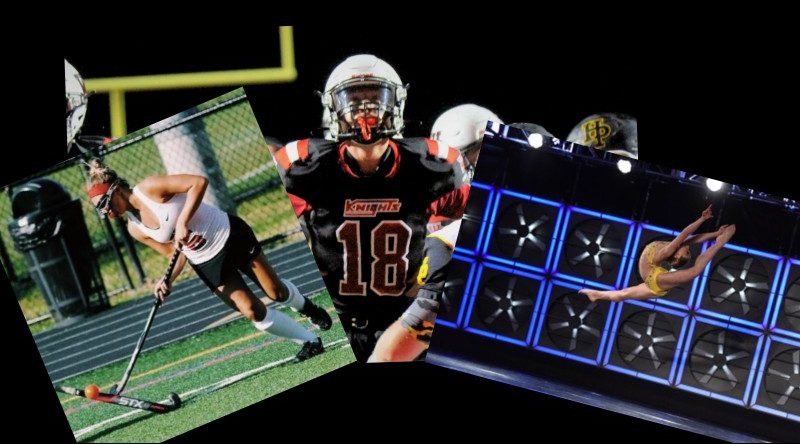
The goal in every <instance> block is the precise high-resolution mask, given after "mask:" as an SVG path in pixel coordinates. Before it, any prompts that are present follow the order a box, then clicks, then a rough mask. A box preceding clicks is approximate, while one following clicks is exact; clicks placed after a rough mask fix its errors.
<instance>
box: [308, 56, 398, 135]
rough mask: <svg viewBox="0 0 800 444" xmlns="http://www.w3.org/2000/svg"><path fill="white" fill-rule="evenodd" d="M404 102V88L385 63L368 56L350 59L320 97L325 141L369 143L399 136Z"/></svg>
mask: <svg viewBox="0 0 800 444" xmlns="http://www.w3.org/2000/svg"><path fill="white" fill-rule="evenodd" d="M405 99H406V88H405V87H404V86H403V85H402V83H401V81H400V77H399V76H398V75H397V72H395V70H394V68H392V67H391V66H390V65H389V64H388V63H386V62H384V61H383V60H381V59H379V58H377V57H375V56H373V55H369V54H360V55H356V56H352V57H349V58H348V59H346V60H345V61H344V62H342V63H340V64H339V65H338V66H337V67H336V68H335V69H334V70H333V72H332V73H331V75H330V77H329V78H328V81H327V83H326V85H325V92H324V93H323V94H322V105H323V119H322V120H323V125H325V126H326V130H327V131H326V138H328V139H330V140H336V141H340V140H354V141H355V142H358V143H361V144H371V143H375V142H377V141H379V140H381V139H384V138H388V137H401V136H402V134H401V132H402V130H403V110H404V108H405Z"/></svg>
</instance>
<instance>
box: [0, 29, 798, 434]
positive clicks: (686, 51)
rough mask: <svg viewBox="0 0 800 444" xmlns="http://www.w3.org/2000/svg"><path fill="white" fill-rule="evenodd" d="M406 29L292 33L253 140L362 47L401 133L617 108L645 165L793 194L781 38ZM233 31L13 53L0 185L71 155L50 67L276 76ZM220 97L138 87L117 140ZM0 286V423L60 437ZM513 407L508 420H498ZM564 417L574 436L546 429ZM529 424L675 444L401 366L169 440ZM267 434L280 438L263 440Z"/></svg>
mask: <svg viewBox="0 0 800 444" xmlns="http://www.w3.org/2000/svg"><path fill="white" fill-rule="evenodd" d="M383 17H384V18H383V20H390V17H389V16H383ZM485 20H498V18H497V17H496V16H491V17H490V16H486V17H485ZM417 22H418V23H419V24H420V26H410V25H408V24H406V25H405V28H404V29H403V30H399V29H397V28H396V27H386V26H378V25H375V24H374V23H373V24H372V25H371V26H367V25H364V26H362V25H358V26H356V25H354V24H347V23H346V22H342V23H340V24H342V26H337V27H334V26H328V27H298V28H296V29H295V49H296V59H297V66H298V70H299V78H298V80H297V82H295V83H293V84H290V85H267V86H259V87H248V88H247V91H248V95H249V96H250V98H251V102H252V105H253V108H254V110H255V111H256V114H257V116H258V117H259V121H260V122H261V125H262V130H263V131H264V133H265V134H266V135H271V136H275V137H278V138H280V139H283V140H288V139H294V138H300V137H305V136H307V135H308V131H309V129H310V128H313V127H315V126H317V125H318V122H319V117H320V115H321V112H320V105H319V102H318V99H317V98H316V97H315V96H314V95H313V94H312V91H313V90H314V89H321V88H322V87H323V85H324V81H325V78H326V76H327V73H328V72H329V70H330V69H331V68H332V67H333V66H334V65H335V64H336V63H338V62H339V61H340V60H342V59H343V58H344V57H346V56H347V55H350V54H353V53H357V52H361V51H370V52H374V53H375V54H376V55H378V56H379V57H382V58H384V59H385V60H387V61H389V63H390V64H392V65H393V66H394V67H395V68H396V69H397V71H398V72H399V74H400V76H401V78H402V79H403V81H404V82H407V83H410V84H411V85H412V86H411V90H410V91H409V101H408V106H407V108H406V118H407V119H415V120H419V121H421V122H422V124H421V127H419V128H418V129H417V130H416V131H414V130H413V128H409V130H407V131H406V135H407V136H414V135H424V134H425V133H426V132H427V130H428V128H429V127H430V124H431V123H432V122H433V120H434V119H435V117H436V116H437V115H438V113H439V112H441V111H443V110H445V109H447V108H448V107H450V106H452V105H456V104H459V103H464V102H475V103H478V104H481V105H484V106H487V107H489V108H490V109H492V110H493V111H495V112H496V113H497V114H498V115H499V116H500V117H501V118H502V119H503V120H505V121H506V122H516V121H530V122H535V123H539V124H541V125H543V126H545V127H546V128H547V129H548V130H549V131H551V132H552V133H554V134H555V135H557V136H562V137H563V136H564V135H566V133H567V132H568V131H569V129H570V128H571V127H572V126H573V125H574V124H575V123H577V122H578V121H579V120H580V119H581V118H583V117H584V116H586V115H588V114H591V113H594V112H602V111H621V112H627V113H629V114H632V115H635V116H636V117H638V119H639V138H640V155H641V158H642V159H644V160H647V161H650V162H653V163H657V164H663V165H667V166H670V167H677V168H681V169H684V170H688V171H691V172H695V173H699V174H703V175H706V176H711V177H715V178H718V179H720V180H724V181H727V182H732V183H738V184H741V185H746V186H749V187H753V188H756V189H759V190H763V191H767V192H772V193H775V194H778V195H783V196H786V197H792V198H795V199H799V198H800V189H799V187H798V186H797V179H796V177H797V176H796V170H797V162H796V161H793V160H790V158H791V157H796V153H795V151H796V148H794V146H795V144H796V142H795V139H796V135H795V133H796V131H795V130H793V128H794V126H793V125H792V124H793V122H792V120H793V118H794V117H793V115H792V114H791V113H786V114H784V112H783V110H782V109H781V108H782V105H783V106H786V105H791V104H792V103H794V100H795V96H796V87H795V86H794V84H793V83H792V82H790V81H789V75H790V72H791V71H790V70H789V69H788V62H787V61H785V60H784V58H783V56H782V53H781V51H780V50H779V49H778V48H777V47H776V46H775V45H776V44H779V42H780V41H781V39H780V36H773V35H768V36H763V35H757V36H754V33H753V31H752V30H748V32H746V33H744V34H746V35H745V37H744V40H746V41H743V39H742V38H740V37H737V36H739V35H742V33H741V32H740V31H742V28H738V27H734V28H732V29H730V30H725V31H722V30H719V31H718V30H714V31H702V32H701V31H697V32H695V31H694V29H699V28H700V27H695V26H691V28H692V31H691V32H690V31H689V29H688V27H689V25H686V24H683V25H685V26H684V27H683V28H681V29H680V32H677V31H676V30H675V29H672V33H666V34H661V33H655V32H654V33H653V36H645V35H643V34H639V33H638V32H636V31H634V30H632V29H629V28H613V30H612V28H610V27H609V28H608V29H609V30H612V31H611V32H605V33H603V32H600V33H597V34H594V33H590V32H581V33H579V32H576V31H575V29H576V25H574V24H573V25H572V26H570V25H558V26H551V27H548V28H547V29H545V28H544V27H542V26H541V24H542V20H531V21H530V22H525V23H518V24H511V25H508V26H501V27H497V28H494V27H487V26H483V25H480V23H477V22H473V23H469V24H468V26H465V25H467V24H466V23H461V24H460V26H456V27H448V26H446V25H443V24H441V23H437V22H435V21H432V20H426V19H423V18H421V17H420V18H418V19H417V20H415V21H413V23H417ZM606 25H608V24H606ZM165 28H166V27H165ZM245 28H247V26H244V25H243V26H241V27H239V29H237V31H236V32H235V33H234V32H230V31H229V32H228V34H226V35H225V36H224V37H223V36H222V35H221V34H219V32H216V33H215V32H207V33H205V34H201V35H200V36H198V35H196V34H189V32H188V30H186V31H184V30H180V31H177V30H176V31H172V32H171V33H170V34H169V35H167V34H158V35H156V34H155V33H153V34H148V33H147V32H144V31H143V30H142V29H141V28H137V29H138V32H132V31H131V29H130V28H125V27H119V28H117V31H116V32H114V33H112V34H107V33H103V32H91V33H85V34H82V35H81V38H74V36H73V37H72V38H70V37H69V36H68V35H65V36H64V38H54V39H53V40H52V41H51V43H50V44H49V45H40V46H37V45H35V44H34V45H32V46H28V47H25V48H22V47H19V48H18V49H13V50H11V51H10V52H9V54H8V59H9V60H10V61H12V62H13V63H11V64H10V65H8V68H7V70H9V71H10V72H11V73H12V74H14V75H15V77H16V80H15V81H14V82H13V83H6V88H5V89H6V91H7V92H10V94H11V95H10V96H6V98H7V102H6V103H5V110H6V115H7V116H8V115H11V116H12V119H13V120H11V122H12V123H13V125H11V127H10V128H8V127H7V129H6V131H7V132H6V138H5V142H4V151H5V154H6V157H5V159H4V161H3V162H0V163H2V165H1V166H2V176H1V177H2V182H3V183H8V182H11V181H13V180H16V179H19V178H22V177H24V176H27V175H28V174H31V173H34V172H36V171H37V170H40V169H42V168H44V167H46V166H49V165H51V164H53V163H55V162H57V161H59V160H62V159H64V158H65V157H66V153H65V152H64V150H63V148H61V147H63V144H64V142H63V140H64V132H63V131H64V130H63V120H62V119H63V115H62V114H61V113H62V111H61V110H62V109H63V108H62V107H63V102H61V100H62V99H61V95H62V94H63V86H62V83H61V70H62V61H61V60H62V58H63V56H65V55H66V56H67V57H68V58H70V60H71V61H72V62H73V63H74V64H75V66H77V67H78V69H79V70H80V71H81V72H82V74H84V75H85V76H86V77H96V76H103V75H115V74H129V73H146V72H152V69H153V67H156V66H157V67H159V69H158V71H162V70H161V67H167V69H165V70H164V71H165V72H180V71H182V70H185V69H190V70H196V69H205V68H204V67H211V68H227V67H237V68H238V67H255V66H263V65H276V64H277V61H278V60H277V55H276V54H277V49H276V48H277V46H276V45H277V39H276V37H275V36H274V34H275V30H274V27H272V26H266V25H262V26H260V27H258V28H248V29H247V30H243V29H245ZM157 29H158V30H159V32H161V31H163V29H162V28H161V27H157ZM52 42H57V43H56V46H53V44H54V43H52ZM58 43H61V45H60V46H59V45H58ZM264 62H266V63H264ZM133 67H135V69H136V70H140V71H136V70H134V69H133ZM230 89H231V88H209V89H202V90H196V91H178V92H176V93H174V94H173V95H170V96H169V98H168V99H166V100H165V99H161V98H157V97H156V95H155V94H151V93H138V94H132V95H129V96H128V98H127V99H128V106H129V130H134V129H136V128H139V127H141V126H144V125H146V124H149V123H152V122H153V121H156V120H159V119H161V118H164V117H168V116H170V115H172V114H174V113H176V112H178V111H181V110H183V109H185V108H188V107H190V106H193V105H196V104H198V103H200V102H203V101H205V100H208V99H211V98H213V97H216V96H217V95H219V94H220V93H222V92H224V91H227V90H230ZM103 100H104V96H98V97H95V98H93V102H92V105H90V111H89V115H88V118H87V119H88V120H91V119H92V113H95V112H97V113H102V112H103V111H101V109H102V107H101V106H95V105H94V103H95V102H102V101H103ZM96 109H97V110H98V111H95V110H96ZM88 129H92V130H95V132H102V131H104V129H103V128H91V125H90V128H87V131H88ZM53 147H58V148H53ZM3 285H4V291H3V294H4V295H5V297H3V298H2V299H3V303H4V304H5V306H4V309H3V313H4V314H5V322H4V323H3V324H4V326H5V327H7V328H9V331H7V332H6V334H5V335H4V336H5V337H6V339H7V344H8V345H10V346H11V349H10V350H8V352H7V353H8V356H10V357H11V358H12V359H9V360H8V361H6V362H7V368H6V370H7V372H8V373H6V378H7V381H6V384H7V390H4V395H5V396H4V400H5V401H6V402H7V403H8V405H9V407H10V408H9V409H7V412H10V414H9V415H10V416H7V417H6V418H4V422H7V423H8V424H19V425H20V428H21V430H22V431H24V430H26V429H29V428H31V427H34V426H22V424H24V423H28V424H31V423H33V424H36V425H35V430H36V435H37V437H42V438H43V439H47V438H50V437H52V438H61V439H67V440H69V439H71V433H70V432H69V428H68V424H67V422H66V419H65V417H64V416H63V411H62V410H61V408H60V406H59V404H58V402H57V397H56V395H55V393H54V392H53V391H52V390H51V388H50V385H49V379H48V377H47V374H46V372H45V370H44V366H43V365H42V363H41V359H40V357H39V354H38V352H37V350H36V348H35V346H34V343H33V339H32V337H31V336H30V334H29V333H28V329H27V326H26V325H25V320H24V318H23V316H22V313H21V311H20V309H19V307H18V305H17V304H16V302H15V301H14V298H13V297H12V293H11V290H10V287H9V286H8V285H7V283H6V282H3ZM511 405H513V406H515V408H514V409H510V408H507V407H508V406H511ZM573 421H574V422H575V423H580V424H581V426H580V427H576V426H562V425H559V424H564V423H565V422H567V423H568V422H573ZM515 424H517V425H515ZM519 424H522V425H519ZM540 427H541V428H547V429H548V430H551V432H549V433H556V434H558V433H567V434H568V436H569V437H570V438H576V439H581V438H593V439H597V438H601V437H618V436H620V435H623V436H634V435H631V433H647V434H654V433H658V434H659V436H660V437H664V438H666V439H669V438H681V437H686V434H685V433H684V432H681V431H678V430H676V429H671V428H666V427H663V426H658V425H654V424H652V423H648V422H644V421H641V420H635V419H632V418H630V417H627V416H623V415H617V414H612V413H609V412H606V411H603V410H599V409H595V408H590V407H586V406H582V405H579V404H575V403H571V402H567V401H563V400H559V399H556V398H552V397H547V396H543V395H539V394H536V393H531V392H526V391H523V390H519V389H515V388H512V387H509V386H505V385H502V384H499V383H495V382H490V381H486V380H481V379H478V378H475V377H472V376H468V375H463V374H459V373H456V372H452V371H449V370H445V369H440V368H435V367H433V366H429V365H424V364H417V363H414V364H400V365H379V366H359V365H350V366H347V367H345V368H343V369H340V370H337V371H335V372H333V373H331V374H328V375H325V376H322V377H320V378H318V379H316V380H314V381H312V382H309V383H307V384H304V385H302V386H300V387H297V388H295V389H292V390H289V391H288V392H286V393H283V394H280V395H277V396H274V397H272V398H270V399H268V400H265V401H262V402H261V403H259V404H257V405H255V406H252V407H250V408H248V409H245V410H243V411H240V412H238V413H236V414H234V415H230V416H228V417H226V418H224V419H222V420H218V421H215V422H214V423H212V424H209V425H206V426H204V427H201V428H199V429H196V430H195V431H194V432H191V433H189V434H186V435H184V436H182V437H180V438H179V439H194V438H198V437H220V438H221V437H229V438H234V439H236V438H245V437H246V438H252V439H255V440H259V441H270V440H277V439H279V438H277V436H276V435H281V436H284V437H285V438H280V439H282V440H286V439H291V437H292V436H295V437H296V438H297V439H308V438H315V439H318V440H320V441H324V440H328V439H334V438H333V436H336V437H337V438H336V439H337V440H338V439H346V440H355V441H361V440H373V439H374V440H384V439H385V438H387V437H400V439H403V440H409V441H410V440H413V441H418V440H420V439H426V440H427V439H435V438H437V439H442V438H455V437H460V436H470V435H473V434H474V433H475V432H478V431H482V430H497V432H496V433H497V435H496V436H497V437H498V438H499V437H503V436H506V437H508V436H512V435H513V436H521V435H527V436H531V435H532V434H533V433H534V432H533V430H534V429H538V428H540ZM277 428H280V429H281V432H280V433H278V432H275V431H273V430H275V429H277ZM520 432H521V433H520Z"/></svg>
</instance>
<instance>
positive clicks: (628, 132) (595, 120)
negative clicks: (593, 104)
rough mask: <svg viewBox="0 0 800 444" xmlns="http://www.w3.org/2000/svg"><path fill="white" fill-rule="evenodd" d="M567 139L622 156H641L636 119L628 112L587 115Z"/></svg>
mask: <svg viewBox="0 0 800 444" xmlns="http://www.w3.org/2000/svg"><path fill="white" fill-rule="evenodd" d="M567 141H568V142H572V143H577V144H580V145H585V146H589V147H592V148H596V149H598V150H603V151H608V152H611V153H614V154H617V155H620V156H625V157H631V158H634V159H638V158H639V135H638V130H637V124H636V119H635V118H634V117H631V116H629V115H627V114H622V113H602V114H593V115H591V116H589V117H586V118H585V119H583V120H581V121H580V123H578V124H577V125H575V127H574V128H572V131H570V133H569V136H567Z"/></svg>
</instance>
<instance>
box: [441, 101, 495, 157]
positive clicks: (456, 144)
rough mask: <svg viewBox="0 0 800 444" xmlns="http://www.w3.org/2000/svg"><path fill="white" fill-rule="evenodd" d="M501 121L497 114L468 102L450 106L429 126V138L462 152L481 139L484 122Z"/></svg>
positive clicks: (484, 129) (484, 128) (484, 127)
mask: <svg viewBox="0 0 800 444" xmlns="http://www.w3.org/2000/svg"><path fill="white" fill-rule="evenodd" d="M487 121H491V122H497V123H503V121H502V120H500V118H499V117H497V114H495V113H493V112H491V111H489V110H488V109H486V108H484V107H482V106H478V105H474V104H472V103H468V104H465V105H458V106H456V107H453V108H450V109H449V110H447V111H445V112H443V113H442V115H440V116H439V117H438V118H437V119H436V122H434V123H433V127H432V128H431V139H434V140H438V141H439V142H443V143H446V144H447V145H449V146H451V147H453V148H455V149H457V150H459V151H461V152H462V153H463V152H465V151H468V150H469V149H470V148H473V147H474V145H475V144H476V143H479V142H480V141H481V140H483V133H484V132H485V131H486V122H487Z"/></svg>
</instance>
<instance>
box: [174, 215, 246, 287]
mask: <svg viewBox="0 0 800 444" xmlns="http://www.w3.org/2000/svg"><path fill="white" fill-rule="evenodd" d="M228 220H230V224H231V230H230V235H229V236H228V240H227V241H226V242H225V246H224V247H222V250H220V252H219V253H217V255H216V256H214V257H213V258H211V259H210V260H208V261H206V262H203V263H202V264H199V265H195V264H192V263H191V262H190V263H189V265H190V266H191V267H192V269H194V271H195V273H197V275H198V276H199V277H200V279H201V280H202V281H203V282H205V284H206V285H208V287H209V288H211V289H217V288H219V287H220V286H221V285H222V284H223V283H224V282H226V281H228V280H229V279H230V278H231V277H232V276H235V275H234V273H236V272H237V271H239V270H241V271H242V272H244V273H245V274H248V273H249V272H250V263H251V262H253V259H255V258H256V257H258V255H259V254H261V245H260V244H259V243H258V239H257V238H256V235H255V233H253V229H252V228H250V226H249V225H247V222H245V221H243V220H242V219H241V218H239V217H238V216H233V215H230V214H229V215H228Z"/></svg>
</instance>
